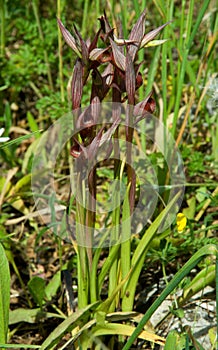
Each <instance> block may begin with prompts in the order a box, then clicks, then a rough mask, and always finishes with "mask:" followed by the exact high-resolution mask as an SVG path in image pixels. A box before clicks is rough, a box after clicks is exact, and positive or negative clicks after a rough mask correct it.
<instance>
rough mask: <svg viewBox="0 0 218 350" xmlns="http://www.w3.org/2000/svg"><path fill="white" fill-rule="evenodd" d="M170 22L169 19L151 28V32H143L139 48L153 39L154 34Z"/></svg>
mask: <svg viewBox="0 0 218 350" xmlns="http://www.w3.org/2000/svg"><path fill="white" fill-rule="evenodd" d="M171 22H172V21H169V22H167V23H165V24H163V25H162V26H160V27H158V28H156V29H154V30H152V31H151V32H149V33H147V34H145V35H144V37H143V39H142V42H141V45H140V48H141V47H144V46H145V45H146V44H147V43H148V42H149V41H151V40H153V39H154V38H155V36H156V35H157V34H159V33H160V31H161V30H162V29H163V28H164V27H166V26H167V25H168V24H169V23H171Z"/></svg>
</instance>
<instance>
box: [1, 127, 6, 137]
mask: <svg viewBox="0 0 218 350" xmlns="http://www.w3.org/2000/svg"><path fill="white" fill-rule="evenodd" d="M4 131H5V128H0V136H2V134H3V132H4Z"/></svg>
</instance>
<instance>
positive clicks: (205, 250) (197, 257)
mask: <svg viewBox="0 0 218 350" xmlns="http://www.w3.org/2000/svg"><path fill="white" fill-rule="evenodd" d="M207 255H215V256H218V249H217V247H216V246H215V245H214V244H208V245H206V246H205V247H202V248H201V249H199V251H198V252H197V253H195V254H194V255H193V256H192V257H191V258H190V259H189V260H188V261H187V262H186V264H185V265H184V266H183V267H182V268H181V269H180V270H179V271H178V272H177V273H176V274H175V276H174V278H173V279H172V280H171V281H170V282H169V284H168V285H167V287H166V288H165V289H164V291H163V292H162V293H161V295H160V296H159V298H158V299H157V300H155V302H154V303H153V304H152V305H151V306H150V308H149V309H148V310H147V312H146V313H145V315H144V316H143V317H142V319H141V321H140V322H139V324H138V326H137V327H136V330H135V331H134V332H133V333H132V335H131V337H130V338H129V339H128V341H127V343H126V345H125V346H124V347H123V350H129V349H130V346H131V345H132V344H133V342H134V341H135V339H136V338H137V337H138V335H139V334H140V332H141V331H142V330H143V328H144V325H145V324H146V323H147V322H148V320H149V319H150V317H151V316H152V314H153V313H154V311H155V310H156V309H157V308H158V307H159V306H160V305H161V303H162V302H163V301H164V300H165V299H166V298H167V296H168V295H169V294H170V293H171V292H172V291H173V290H174V289H175V288H176V286H178V284H179V283H180V282H181V281H182V280H183V278H184V277H185V276H187V275H188V274H189V272H190V271H191V270H192V269H193V268H194V267H195V266H196V265H197V264H198V263H199V262H200V261H201V260H202V258H203V257H205V256H207Z"/></svg>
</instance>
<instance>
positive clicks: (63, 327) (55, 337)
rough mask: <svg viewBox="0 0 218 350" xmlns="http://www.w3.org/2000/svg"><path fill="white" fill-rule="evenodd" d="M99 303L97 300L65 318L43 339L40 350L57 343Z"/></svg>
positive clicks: (49, 347)
mask: <svg viewBox="0 0 218 350" xmlns="http://www.w3.org/2000/svg"><path fill="white" fill-rule="evenodd" d="M98 305H99V302H96V303H94V304H90V305H88V306H87V307H85V308H84V309H81V310H79V311H77V312H76V313H73V314H72V315H70V316H69V317H68V318H66V320H64V321H63V322H61V324H59V325H58V326H57V327H56V328H55V329H54V330H53V332H51V333H50V334H49V336H48V337H47V338H46V339H45V341H44V342H43V343H42V345H41V350H45V349H51V348H52V346H54V345H55V344H57V343H58V341H59V339H61V338H62V337H63V336H64V334H66V333H68V332H71V331H72V330H73V329H74V328H75V327H76V326H77V325H78V323H79V321H81V320H82V319H83V320H86V319H87V318H88V316H89V314H90V313H91V310H93V309H95V308H96V307H97V306H98Z"/></svg>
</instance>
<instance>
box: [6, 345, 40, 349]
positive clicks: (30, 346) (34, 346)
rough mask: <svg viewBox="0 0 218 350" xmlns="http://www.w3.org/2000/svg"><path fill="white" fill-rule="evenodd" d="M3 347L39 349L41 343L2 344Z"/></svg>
mask: <svg viewBox="0 0 218 350" xmlns="http://www.w3.org/2000/svg"><path fill="white" fill-rule="evenodd" d="M0 348H1V349H10V350H11V349H19V350H20V349H39V348H40V345H29V344H8V345H7V344H0Z"/></svg>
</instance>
